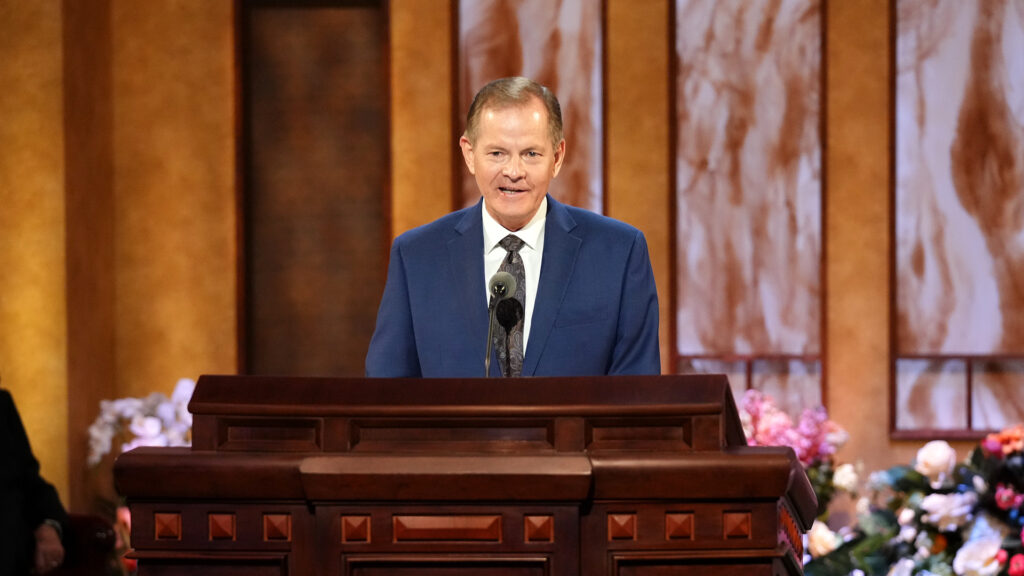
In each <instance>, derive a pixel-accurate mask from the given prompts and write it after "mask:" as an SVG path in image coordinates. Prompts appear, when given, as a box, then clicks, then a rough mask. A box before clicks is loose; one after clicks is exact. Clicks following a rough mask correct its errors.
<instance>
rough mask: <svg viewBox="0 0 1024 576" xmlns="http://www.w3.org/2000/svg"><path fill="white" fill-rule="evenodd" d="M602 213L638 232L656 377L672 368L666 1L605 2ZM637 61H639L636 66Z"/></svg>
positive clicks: (670, 187)
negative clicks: (654, 292) (650, 277)
mask: <svg viewBox="0 0 1024 576" xmlns="http://www.w3.org/2000/svg"><path fill="white" fill-rule="evenodd" d="M605 10H606V12H605V26H606V36H607V43H606V45H607V51H606V55H605V57H606V61H605V70H606V72H605V74H606V76H605V82H606V86H607V90H606V96H605V98H606V106H607V107H606V111H605V130H606V135H607V137H606V140H605V167H604V171H605V174H606V178H607V191H606V197H605V205H606V207H607V213H608V215H609V216H611V217H612V218H618V219H619V220H623V221H625V222H629V223H630V224H632V225H634V226H636V227H637V228H639V229H640V230H643V232H644V236H646V237H647V245H648V250H649V251H650V254H651V265H652V267H653V268H654V279H655V282H657V285H658V299H659V305H660V306H659V312H660V314H659V315H660V321H661V322H660V323H661V334H660V341H661V363H662V371H663V372H666V373H667V372H668V371H669V370H671V368H670V367H671V366H673V365H674V362H673V358H674V357H675V352H674V345H673V344H672V343H673V342H674V340H673V338H672V337H671V334H672V333H673V332H672V325H673V322H674V317H675V310H674V309H673V307H672V304H671V303H672V297H671V295H672V292H673V286H674V282H673V280H672V270H673V264H672V259H673V253H674V249H673V244H674V242H673V238H672V236H673V232H672V223H671V215H672V207H673V206H674V202H673V200H672V168H671V166H672V160H671V157H670V154H669V151H670V149H671V146H670V144H669V143H670V141H671V133H672V130H671V127H670V123H669V122H667V121H666V119H667V118H668V117H669V107H670V103H669V94H670V92H671V90H670V87H669V82H670V78H671V74H670V70H671V61H670V54H671V37H672V34H671V30H670V26H671V24H670V22H671V18H670V17H669V14H670V7H669V0H643V1H640V2H637V1H635V0H607V5H606V8H605ZM637 54H645V55H646V57H644V58H637Z"/></svg>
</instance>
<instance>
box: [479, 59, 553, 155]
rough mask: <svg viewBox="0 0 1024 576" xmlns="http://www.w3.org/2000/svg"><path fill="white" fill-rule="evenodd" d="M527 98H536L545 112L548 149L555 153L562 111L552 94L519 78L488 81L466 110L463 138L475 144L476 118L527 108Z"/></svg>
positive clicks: (534, 83)
mask: <svg viewBox="0 0 1024 576" xmlns="http://www.w3.org/2000/svg"><path fill="white" fill-rule="evenodd" d="M531 98H538V99H539V100H540V101H541V102H543V103H544V108H546V109H547V111H548V134H549V135H550V136H551V146H552V148H555V149H557V148H558V143H559V142H561V141H562V107H561V106H559V105H558V98H555V94H554V93H553V92H551V90H548V88H547V87H546V86H542V85H540V84H538V83H537V82H534V81H533V80H530V79H529V78H524V77H522V76H512V77H509V78H498V79H497V80H492V81H491V82H489V83H488V84H487V85H486V86H484V87H483V88H481V89H480V91H479V92H477V93H476V96H474V97H473V103H472V104H470V106H469V114H468V115H467V116H466V138H468V139H469V141H470V143H475V142H476V137H477V131H478V129H479V128H480V115H481V114H483V111H484V110H485V109H487V108H491V109H503V108H510V107H513V106H522V105H525V104H528V103H529V102H530V99H531Z"/></svg>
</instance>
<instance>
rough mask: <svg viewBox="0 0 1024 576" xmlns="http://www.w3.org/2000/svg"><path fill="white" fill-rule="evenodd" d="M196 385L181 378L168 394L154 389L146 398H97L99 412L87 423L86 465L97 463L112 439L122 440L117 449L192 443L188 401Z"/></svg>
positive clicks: (108, 449) (108, 447)
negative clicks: (87, 446) (91, 421)
mask: <svg viewBox="0 0 1024 576" xmlns="http://www.w3.org/2000/svg"><path fill="white" fill-rule="evenodd" d="M195 387H196V383H195V382H194V381H193V380H190V379H188V378H182V379H181V380H178V383H177V385H176V386H175V387H174V392H173V393H172V394H171V397H170V398H168V397H167V396H165V395H164V394H161V393H159V392H154V393H152V394H150V395H149V396H147V397H145V398H119V399H117V400H103V401H102V402H100V414H99V416H97V417H96V420H94V421H93V423H92V425H91V426H89V457H88V463H89V465H90V466H96V465H98V464H99V463H100V461H101V460H102V459H103V457H104V456H106V455H107V454H109V453H110V451H111V449H112V448H113V444H114V440H115V439H119V440H121V441H122V443H121V446H120V452H126V451H128V450H131V449H132V448H135V447H137V446H189V445H191V441H192V437H191V431H192V414H190V413H189V411H188V401H189V399H191V398H192V391H193V390H195ZM120 452H119V453H120Z"/></svg>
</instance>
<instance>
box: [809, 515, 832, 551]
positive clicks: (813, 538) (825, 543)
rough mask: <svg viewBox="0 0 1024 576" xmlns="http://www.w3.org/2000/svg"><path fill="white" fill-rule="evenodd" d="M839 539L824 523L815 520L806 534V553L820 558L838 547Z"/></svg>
mask: <svg viewBox="0 0 1024 576" xmlns="http://www.w3.org/2000/svg"><path fill="white" fill-rule="evenodd" d="M839 544H840V538H839V536H837V535H836V533H835V532H833V531H832V530H830V529H829V527H828V526H826V525H825V523H824V522H821V521H820V520H815V521H814V524H812V525H811V530H810V532H808V533H807V551H808V552H810V553H811V556H813V557H815V558H820V557H822V556H824V555H826V554H828V553H829V552H831V551H833V550H835V549H836V548H838V547H839Z"/></svg>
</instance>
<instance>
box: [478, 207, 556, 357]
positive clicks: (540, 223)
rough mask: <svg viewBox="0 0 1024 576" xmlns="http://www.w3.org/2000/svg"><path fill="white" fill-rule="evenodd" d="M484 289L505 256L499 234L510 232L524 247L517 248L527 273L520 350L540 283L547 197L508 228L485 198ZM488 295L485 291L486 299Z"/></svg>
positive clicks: (525, 340)
mask: <svg viewBox="0 0 1024 576" xmlns="http://www.w3.org/2000/svg"><path fill="white" fill-rule="evenodd" d="M482 212H483V215H484V290H486V289H487V284H488V283H489V282H490V281H491V277H492V276H494V274H495V273H497V272H498V268H499V267H500V266H501V261H502V260H504V259H505V256H506V255H507V254H508V252H507V251H506V250H505V249H504V248H502V247H501V246H500V245H499V244H498V243H499V242H501V240H502V238H504V237H505V236H508V235H509V234H513V235H515V236H517V237H519V239H520V240H522V241H523V243H524V244H523V247H522V248H520V249H519V256H520V257H522V259H523V271H524V272H525V273H526V306H525V308H526V309H525V310H524V311H523V313H524V314H525V316H524V318H523V353H525V352H526V347H527V345H528V344H529V341H530V319H531V318H533V305H534V303H535V302H536V301H537V286H538V285H540V264H541V257H542V256H543V255H544V224H545V222H547V217H548V199H547V198H546V197H545V198H544V199H543V200H541V203H540V208H538V209H537V213H536V214H534V215H533V218H532V219H531V220H530V221H529V222H528V223H527V224H526V226H523V228H522V229H521V230H517V231H516V232H509V231H508V230H507V229H506V228H505V227H504V226H502V225H501V224H498V221H497V220H495V219H494V217H492V216H491V215H490V213H489V212H487V201H486V200H484V207H483V210H482ZM490 299H491V295H490V294H487V301H488V302H489V301H490Z"/></svg>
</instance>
